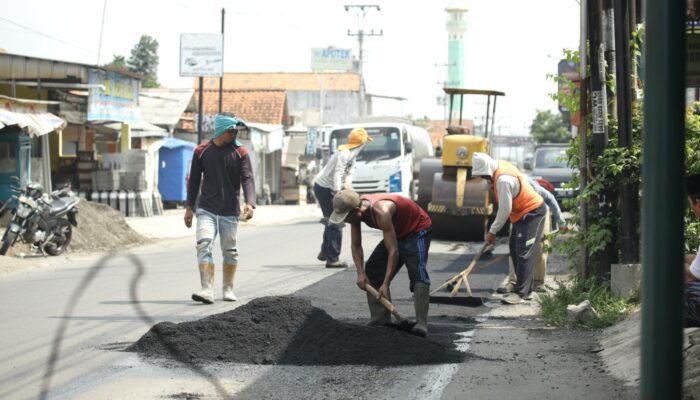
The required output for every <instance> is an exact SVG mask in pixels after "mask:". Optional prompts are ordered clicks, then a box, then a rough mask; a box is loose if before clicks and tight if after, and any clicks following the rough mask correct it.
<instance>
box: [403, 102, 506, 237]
mask: <svg viewBox="0 0 700 400" xmlns="http://www.w3.org/2000/svg"><path fill="white" fill-rule="evenodd" d="M443 90H444V91H445V93H446V94H447V95H448V96H449V98H450V112H449V114H448V115H449V117H448V123H447V134H446V135H445V136H444V137H443V143H442V158H441V159H425V160H423V161H422V162H421V165H420V173H419V180H418V197H417V202H418V204H420V206H421V207H423V209H425V210H426V211H427V212H428V214H430V218H431V219H432V220H433V234H434V235H435V236H436V237H438V238H442V239H453V240H466V241H479V240H484V236H485V235H486V232H487V230H488V226H489V221H490V220H491V219H492V218H493V217H495V211H496V210H495V207H496V205H495V204H494V202H493V201H492V199H493V191H492V190H491V189H490V187H489V184H488V181H486V180H484V179H481V178H479V177H473V176H472V175H471V171H472V155H473V154H474V153H475V152H480V153H487V154H491V152H490V151H491V148H490V146H489V140H490V138H491V135H492V131H493V124H494V120H495V118H494V116H495V113H496V99H497V98H498V96H505V93H503V92H499V91H495V90H476V89H464V88H444V89H443ZM466 95H479V96H486V97H487V101H486V118H485V122H484V126H483V129H481V130H480V132H475V131H474V130H472V129H470V128H468V127H464V126H462V124H463V121H462V112H463V104H464V101H463V100H464V96H466ZM455 99H458V101H455ZM457 106H459V122H458V123H456V124H453V121H452V115H453V109H454V108H456V107H457ZM455 122H457V121H455Z"/></svg>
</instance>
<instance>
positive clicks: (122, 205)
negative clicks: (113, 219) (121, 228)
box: [119, 190, 127, 217]
mask: <svg viewBox="0 0 700 400" xmlns="http://www.w3.org/2000/svg"><path fill="white" fill-rule="evenodd" d="M126 208H127V205H126V192H125V191H123V190H121V191H119V212H120V213H121V214H122V217H126Z"/></svg>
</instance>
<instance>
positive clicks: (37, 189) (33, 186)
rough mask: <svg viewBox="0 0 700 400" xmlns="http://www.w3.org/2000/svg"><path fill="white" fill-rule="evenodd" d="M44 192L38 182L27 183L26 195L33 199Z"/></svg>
mask: <svg viewBox="0 0 700 400" xmlns="http://www.w3.org/2000/svg"><path fill="white" fill-rule="evenodd" d="M43 194H44V187H43V186H41V184H40V183H39V182H30V183H28V184H27V195H28V196H29V197H31V198H32V199H34V200H37V199H39V198H40V197H41V196H42V195H43Z"/></svg>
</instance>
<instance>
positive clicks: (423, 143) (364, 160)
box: [328, 122, 435, 198]
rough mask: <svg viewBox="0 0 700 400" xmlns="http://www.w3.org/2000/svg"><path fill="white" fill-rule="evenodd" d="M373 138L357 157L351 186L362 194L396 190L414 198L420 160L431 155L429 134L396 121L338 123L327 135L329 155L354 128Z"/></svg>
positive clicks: (432, 150) (345, 139)
mask: <svg viewBox="0 0 700 400" xmlns="http://www.w3.org/2000/svg"><path fill="white" fill-rule="evenodd" d="M358 127H361V128H364V129H365V130H367V133H369V135H370V136H371V137H372V141H370V142H367V144H366V145H365V147H364V148H363V149H362V151H361V152H360V154H359V155H358V157H357V160H356V163H355V171H354V173H353V180H352V188H353V190H354V191H356V192H358V193H360V194H363V193H397V194H401V195H403V196H405V197H409V198H414V195H415V193H416V188H417V180H418V168H419V167H420V161H421V160H422V159H423V158H426V157H434V154H435V153H434V149H433V146H432V142H431V140H430V134H429V133H428V131H426V130H425V129H423V128H420V127H417V126H414V125H410V124H406V123H398V122H373V123H359V124H351V125H341V126H337V127H335V128H333V130H332V131H331V132H330V135H329V137H328V140H329V143H328V146H329V150H330V152H331V154H333V152H335V151H336V149H337V148H338V146H340V145H341V144H345V143H347V140H348V134H350V131H351V130H353V129H354V128H358Z"/></svg>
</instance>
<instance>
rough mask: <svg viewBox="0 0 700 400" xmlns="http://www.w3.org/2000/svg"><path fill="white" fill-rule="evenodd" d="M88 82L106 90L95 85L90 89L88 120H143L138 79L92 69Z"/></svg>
mask: <svg viewBox="0 0 700 400" xmlns="http://www.w3.org/2000/svg"><path fill="white" fill-rule="evenodd" d="M88 83H89V84H90V85H95V86H97V85H102V86H104V90H102V89H101V88H96V87H93V88H91V89H89V91H88V104H87V120H88V121H101V120H104V121H119V122H131V123H133V122H139V121H141V109H140V108H139V81H138V79H134V78H129V77H127V76H125V75H122V74H120V73H117V72H113V71H104V70H100V69H90V70H89V71H88Z"/></svg>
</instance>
